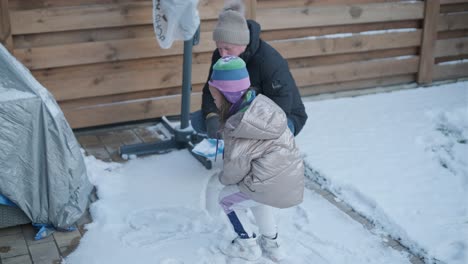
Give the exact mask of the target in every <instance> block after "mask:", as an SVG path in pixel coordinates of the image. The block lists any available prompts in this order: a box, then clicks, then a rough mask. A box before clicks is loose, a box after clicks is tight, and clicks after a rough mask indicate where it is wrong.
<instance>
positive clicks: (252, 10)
mask: <svg viewBox="0 0 468 264" xmlns="http://www.w3.org/2000/svg"><path fill="white" fill-rule="evenodd" d="M245 7H246V9H247V10H246V14H245V16H246V18H247V19H252V20H255V19H256V18H257V12H256V11H257V0H246V5H245Z"/></svg>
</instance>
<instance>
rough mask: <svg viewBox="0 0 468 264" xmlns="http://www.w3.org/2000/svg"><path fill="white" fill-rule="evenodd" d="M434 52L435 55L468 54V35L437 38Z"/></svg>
mask: <svg viewBox="0 0 468 264" xmlns="http://www.w3.org/2000/svg"><path fill="white" fill-rule="evenodd" d="M434 53H435V54H434V56H435V57H446V56H457V55H463V54H468V37H465V38H456V39H442V40H437V42H436V46H435V51H434Z"/></svg>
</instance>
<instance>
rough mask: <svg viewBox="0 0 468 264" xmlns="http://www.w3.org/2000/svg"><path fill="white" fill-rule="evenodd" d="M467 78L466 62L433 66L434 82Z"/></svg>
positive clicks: (467, 64) (467, 67) (467, 65)
mask: <svg viewBox="0 0 468 264" xmlns="http://www.w3.org/2000/svg"><path fill="white" fill-rule="evenodd" d="M462 77H468V61H465V62H460V63H450V64H448V63H443V64H436V65H434V80H448V79H457V78H462Z"/></svg>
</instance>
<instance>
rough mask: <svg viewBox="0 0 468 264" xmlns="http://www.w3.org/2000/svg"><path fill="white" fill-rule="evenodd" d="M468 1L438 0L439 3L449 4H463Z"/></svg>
mask: <svg viewBox="0 0 468 264" xmlns="http://www.w3.org/2000/svg"><path fill="white" fill-rule="evenodd" d="M463 3H468V1H467V0H440V4H441V5H450V4H463Z"/></svg>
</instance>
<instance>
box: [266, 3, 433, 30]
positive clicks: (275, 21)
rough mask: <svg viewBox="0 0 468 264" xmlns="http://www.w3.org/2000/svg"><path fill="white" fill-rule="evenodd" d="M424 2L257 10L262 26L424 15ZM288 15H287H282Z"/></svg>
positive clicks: (288, 25)
mask: <svg viewBox="0 0 468 264" xmlns="http://www.w3.org/2000/svg"><path fill="white" fill-rule="evenodd" d="M423 13H424V4H423V2H397V3H381V4H356V5H349V6H348V5H339V6H323V7H322V6H320V7H304V8H275V9H260V10H257V20H258V21H259V22H260V24H261V25H262V28H263V30H274V29H285V28H304V27H318V26H332V25H345V24H359V23H371V22H383V21H399V20H411V19H422V18H423ZM282 18H287V19H282Z"/></svg>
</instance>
